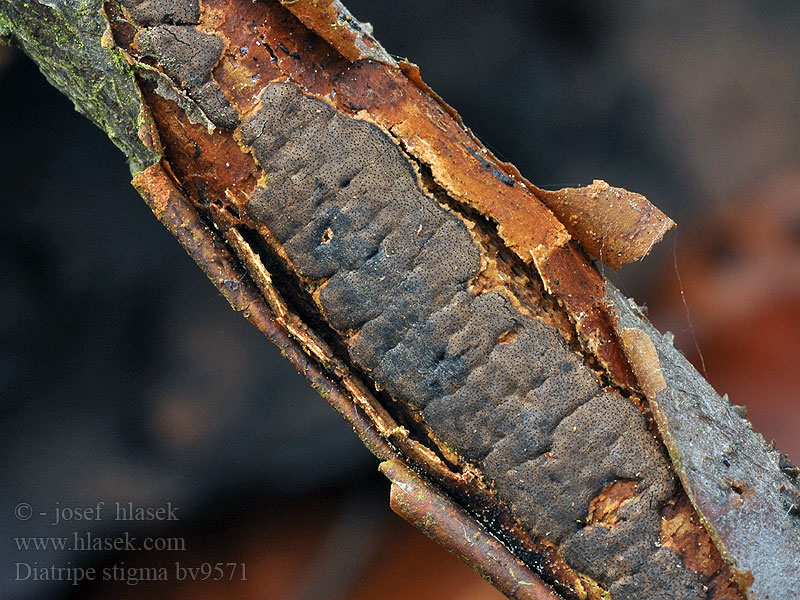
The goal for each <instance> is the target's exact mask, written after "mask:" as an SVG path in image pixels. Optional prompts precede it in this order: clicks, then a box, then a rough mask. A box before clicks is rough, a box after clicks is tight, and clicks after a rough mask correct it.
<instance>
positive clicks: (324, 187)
mask: <svg viewBox="0 0 800 600" xmlns="http://www.w3.org/2000/svg"><path fill="white" fill-rule="evenodd" d="M241 134H242V139H243V141H244V142H245V143H246V144H247V145H249V146H251V147H252V151H253V154H254V156H255V157H256V159H257V160H258V161H259V163H260V164H261V166H262V168H263V169H264V174H265V184H264V185H263V186H261V187H259V188H257V190H256V191H255V193H254V195H253V197H252V198H251V200H250V201H249V204H248V211H249V213H250V214H251V216H252V217H253V218H254V219H256V220H259V221H261V222H263V223H265V224H266V225H267V226H268V227H269V228H270V230H271V231H272V233H273V234H274V235H275V237H276V238H277V239H278V241H280V242H281V243H282V244H283V246H284V248H285V251H286V253H287V255H288V257H289V259H290V260H291V261H292V263H293V265H294V267H295V268H296V270H297V272H298V273H299V274H300V275H301V276H302V277H303V278H305V280H306V281H307V282H310V283H313V285H314V286H316V287H317V289H318V292H317V293H316V295H315V298H316V299H317V303H318V307H319V309H320V311H321V313H322V314H323V315H324V317H325V318H326V319H327V320H328V322H329V323H330V324H331V325H332V326H333V327H334V328H335V329H336V330H338V331H339V332H340V333H341V334H342V336H343V338H344V339H345V340H346V344H347V349H348V351H349V352H350V354H351V358H352V360H353V362H354V363H355V364H356V365H358V367H359V368H361V369H362V370H363V371H364V372H366V373H368V374H369V375H370V377H371V378H372V379H373V380H374V381H375V382H376V384H377V385H379V386H380V387H382V388H383V389H385V390H387V391H388V392H389V394H390V395H391V396H392V397H393V398H394V399H395V400H397V401H399V402H402V403H404V404H405V405H407V406H408V407H410V408H411V409H412V410H415V411H417V412H420V413H421V414H422V415H423V417H424V419H425V422H426V423H427V424H428V425H429V426H430V428H431V429H432V431H433V432H434V434H435V436H436V437H437V439H438V440H439V441H440V442H442V443H444V444H446V445H448V446H449V447H450V448H451V449H452V450H455V451H456V452H457V453H458V454H460V455H461V456H463V457H464V458H466V459H467V460H470V461H473V462H474V463H476V464H478V465H479V467H480V468H481V470H482V472H483V473H484V474H485V475H486V476H487V477H488V478H489V479H491V480H493V481H494V487H495V490H496V492H497V494H498V496H499V497H500V499H501V500H502V501H504V502H505V503H506V504H507V505H508V506H509V507H510V508H511V510H512V512H513V514H514V515H515V516H516V517H517V518H518V519H520V521H521V522H522V523H523V524H524V525H525V526H526V527H527V528H528V529H530V530H531V532H532V533H534V534H535V535H536V536H538V537H540V538H543V539H546V540H548V541H550V542H552V543H554V544H556V545H557V546H558V547H559V550H560V552H561V553H562V556H563V557H564V559H565V560H566V562H567V563H568V564H569V565H571V566H572V567H574V568H575V569H576V570H578V571H580V572H582V573H585V574H587V575H589V576H591V577H593V578H595V579H596V580H597V581H600V582H601V583H602V584H604V585H605V586H608V588H609V591H610V592H611V594H612V596H614V597H615V598H631V599H639V598H641V599H645V598H648V599H649V598H653V597H664V598H666V597H669V598H674V599H676V600H684V599H685V600H690V599H691V600H694V599H695V598H701V597H704V594H705V592H704V590H703V586H702V584H701V583H700V581H699V578H698V576H697V575H696V574H695V573H694V572H693V571H691V570H688V569H685V568H683V567H682V566H680V562H681V559H680V557H679V556H678V555H677V554H676V553H675V552H674V551H672V550H670V549H667V548H659V547H658V546H657V543H658V540H659V527H660V516H661V512H660V511H661V507H662V506H663V504H664V503H665V502H667V501H668V500H670V499H671V498H672V497H673V496H674V494H675V491H676V488H675V483H674V480H673V477H672V475H671V472H670V469H669V466H668V463H667V460H666V458H665V456H664V455H663V453H662V450H661V448H660V445H659V443H658V442H657V441H656V440H655V439H654V438H653V436H652V434H651V433H650V432H649V431H648V428H647V423H646V421H645V418H644V417H643V415H642V414H641V413H640V412H639V411H638V409H637V408H636V407H635V406H634V405H633V403H631V402H630V401H629V400H626V399H625V398H622V397H621V396H620V395H618V394H617V393H616V392H610V391H606V390H604V389H603V388H602V386H601V385H600V383H599V381H598V380H597V378H596V376H595V374H594V373H593V372H592V371H591V370H590V369H589V368H588V367H587V366H586V365H585V364H584V363H583V361H582V359H581V357H579V356H578V355H577V354H576V353H574V352H573V351H572V350H570V349H569V348H568V347H567V346H566V344H565V342H564V341H563V339H562V337H561V336H560V334H559V333H558V332H557V331H556V330H555V329H554V328H553V327H552V326H551V325H548V324H546V323H544V322H543V321H540V320H538V319H536V318H535V317H531V316H527V315H525V314H523V313H522V312H520V310H519V309H518V308H516V307H515V306H514V304H513V303H512V302H511V301H510V299H509V298H508V297H507V296H506V295H505V293H503V292H500V291H497V290H494V291H485V292H483V293H480V294H479V295H475V294H474V293H473V291H471V290H470V289H469V287H468V284H469V282H470V280H471V279H472V278H473V277H474V276H475V275H476V273H477V272H478V270H479V269H480V268H481V250H480V248H479V247H478V246H477V245H476V243H475V242H474V241H473V238H472V237H471V235H470V232H469V230H468V228H467V226H466V225H465V224H464V222H463V221H462V220H461V219H460V218H459V217H457V216H456V215H454V214H452V213H451V212H449V211H448V210H446V209H444V208H442V207H441V206H439V205H438V204H437V202H436V201H435V200H434V199H433V198H431V197H430V196H428V195H427V194H425V193H424V192H423V191H422V189H421V188H420V186H419V183H418V179H417V175H416V173H415V171H414V169H413V167H412V165H411V163H410V161H409V160H408V159H407V157H406V156H405V155H404V154H403V153H402V152H401V150H400V149H399V148H398V147H397V145H396V144H395V143H394V142H393V141H392V140H391V139H390V138H389V137H388V136H387V135H386V134H385V133H383V132H382V131H381V130H380V129H378V128H377V127H376V126H374V125H372V124H370V123H367V122H365V121H361V120H358V119H355V118H351V117H347V116H344V115H342V114H340V113H337V112H336V111H334V110H333V109H332V108H331V107H330V106H328V105H327V104H326V103H324V102H323V101H321V100H318V99H315V98H311V97H308V96H306V95H304V94H303V93H301V92H300V91H299V89H298V88H297V87H296V86H294V85H292V84H284V83H273V84H270V85H268V86H267V87H266V88H265V90H264V92H263V94H262V97H261V104H260V108H259V109H258V110H257V111H256V112H255V113H254V114H253V115H252V116H250V117H249V118H248V119H246V120H245V121H244V123H243V124H242V127H241ZM617 480H630V481H634V482H636V487H637V490H638V494H637V495H636V496H634V498H632V499H631V500H629V501H627V502H626V503H624V504H623V505H622V507H621V508H620V509H619V511H618V514H617V517H618V521H617V522H615V523H614V524H613V525H607V524H591V523H590V524H587V519H588V515H589V507H590V503H591V501H592V499H593V498H594V497H596V496H597V495H598V494H599V493H600V492H601V490H602V489H603V488H604V487H605V486H606V485H608V484H609V483H611V482H613V481H617ZM654 590H661V591H660V592H659V594H661V596H658V595H655V596H654V595H653V594H654V593H655V592H654Z"/></svg>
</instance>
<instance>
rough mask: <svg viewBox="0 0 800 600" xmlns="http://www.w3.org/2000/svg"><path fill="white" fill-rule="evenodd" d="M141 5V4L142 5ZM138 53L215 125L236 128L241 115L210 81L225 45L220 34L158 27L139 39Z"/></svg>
mask: <svg viewBox="0 0 800 600" xmlns="http://www.w3.org/2000/svg"><path fill="white" fill-rule="evenodd" d="M139 6H141V5H139ZM136 43H137V45H138V47H139V50H140V51H141V52H143V53H144V55H145V56H151V57H153V58H155V59H156V61H157V62H158V64H159V65H161V67H162V68H163V69H164V72H165V73H166V74H167V75H168V76H169V77H170V78H171V79H172V80H173V81H174V82H175V83H176V84H177V85H178V86H179V87H181V88H183V89H184V90H186V93H187V94H188V96H189V97H190V98H191V99H192V100H194V101H195V102H196V103H197V105H198V106H199V107H200V108H201V109H202V110H203V112H204V113H205V115H206V116H207V117H208V118H209V120H210V121H211V122H212V123H214V125H216V126H218V127H221V128H223V129H234V128H235V127H236V126H237V125H238V123H239V116H238V115H237V113H236V111H235V110H234V108H233V106H231V104H230V102H228V100H227V98H225V94H224V93H223V92H222V89H220V87H219V86H218V85H217V84H216V83H215V82H214V80H213V79H211V70H212V69H213V68H214V67H215V66H216V64H217V62H219V59H220V56H221V55H222V51H223V49H224V47H225V43H224V42H223V40H222V38H221V37H219V36H217V35H212V34H208V33H203V32H201V31H197V30H196V29H194V28H193V27H188V26H183V25H157V26H155V27H148V28H146V29H144V30H142V31H141V32H140V33H139V34H138V35H137V36H136Z"/></svg>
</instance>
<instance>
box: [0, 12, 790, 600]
mask: <svg viewBox="0 0 800 600" xmlns="http://www.w3.org/2000/svg"><path fill="white" fill-rule="evenodd" d="M0 35H5V36H10V37H11V39H12V40H13V41H14V42H15V43H17V44H18V45H19V46H20V47H22V48H23V50H25V51H26V52H27V53H28V54H29V55H30V56H32V57H33V59H34V60H36V61H37V63H38V64H39V65H40V68H41V69H42V71H43V72H44V73H45V75H46V76H47V77H48V79H49V80H50V81H52V82H53V83H54V84H55V85H56V86H57V87H58V88H59V89H60V90H62V91H63V92H64V93H65V94H67V95H68V96H69V97H70V98H72V100H73V101H74V102H75V104H76V107H77V108H78V109H79V110H80V111H81V112H83V113H84V114H86V115H87V116H88V117H90V118H91V119H92V120H93V121H94V122H95V123H97V124H98V125H99V126H100V127H102V128H103V130H104V131H106V133H107V134H108V135H109V137H110V138H111V139H112V140H113V141H114V142H115V143H116V144H117V146H118V147H120V148H121V149H122V150H123V151H124V152H125V154H126V156H127V157H128V159H129V161H130V164H131V170H132V172H133V173H134V175H135V177H134V185H135V186H136V187H137V189H138V190H139V191H140V192H141V193H142V195H143V196H144V197H145V199H146V200H147V202H148V204H149V205H150V207H151V208H152V209H153V212H154V214H155V215H156V216H157V217H158V218H159V220H161V222H162V223H164V224H165V226H166V227H167V229H168V230H169V231H170V232H171V233H172V234H173V235H174V236H175V237H176V238H177V239H178V241H179V242H180V243H181V244H182V245H183V247H184V248H186V250H187V252H189V254H190V255H192V257H193V258H194V259H195V261H196V262H197V263H198V264H199V265H200V266H201V268H202V269H203V270H204V271H205V272H206V274H207V275H208V276H209V278H210V279H211V281H212V282H213V283H214V284H215V285H216V286H217V288H218V289H219V290H220V291H221V293H222V294H223V295H224V296H225V297H226V298H227V299H228V301H229V302H230V304H231V306H232V307H233V308H234V309H235V310H237V311H240V312H242V314H243V315H244V316H245V317H246V318H248V319H249V320H250V321H251V322H252V323H253V324H254V325H255V326H256V327H257V328H258V329H259V330H260V331H262V332H263V333H264V334H265V335H267V337H268V338H269V339H270V340H272V341H273V342H274V343H276V344H277V345H278V346H279V347H280V348H281V349H282V351H283V352H284V354H285V355H286V356H287V358H288V359H289V360H290V362H291V363H292V364H293V365H294V366H295V367H296V368H297V369H298V370H299V371H300V372H301V373H302V374H303V375H304V376H305V377H306V378H307V379H308V380H309V381H310V382H311V384H312V385H313V386H314V387H315V388H316V389H317V390H318V391H319V392H320V393H321V395H322V396H323V397H325V398H326V399H327V400H328V401H329V402H330V403H331V404H332V405H333V406H334V407H335V408H336V409H337V410H338V411H339V412H340V413H341V414H342V415H343V416H344V417H345V419H347V420H348V422H349V423H350V424H351V425H352V426H353V428H354V429H355V430H356V433H357V434H358V435H359V436H360V438H361V439H362V441H364V443H365V444H366V445H367V447H369V448H370V450H371V451H372V452H373V453H374V454H376V456H378V457H379V458H381V459H382V460H383V461H388V462H384V466H383V470H384V472H386V473H387V475H388V476H389V477H390V478H391V479H392V480H393V482H394V485H393V490H394V491H393V507H395V508H396V509H397V510H399V511H400V512H401V514H403V515H404V516H405V517H406V518H409V519H410V520H411V521H412V522H415V523H416V524H417V525H418V526H419V525H422V526H423V529H425V530H426V531H427V532H428V533H432V532H436V533H435V534H434V536H435V537H436V539H438V540H439V541H440V542H441V543H443V544H444V545H445V546H446V547H448V548H449V549H451V550H453V551H455V552H456V553H457V554H459V555H460V556H462V558H465V559H466V560H467V562H469V563H470V564H472V565H473V566H474V567H475V568H477V569H478V570H479V571H480V572H481V573H483V574H484V575H485V576H487V578H489V579H490V580H491V581H492V582H493V583H494V584H495V585H497V586H498V588H499V589H501V590H503V591H504V592H505V593H507V594H508V595H509V596H510V597H520V598H521V597H541V598H545V597H553V594H554V592H553V591H551V590H548V589H547V587H546V585H545V584H544V583H542V582H541V581H540V580H539V579H538V576H537V575H534V571H535V572H537V573H539V574H541V577H542V578H543V579H544V580H545V581H546V582H547V584H549V585H551V586H553V588H555V590H557V591H558V593H559V594H561V595H562V596H563V597H566V598H602V597H607V595H608V593H610V594H611V595H612V596H614V597H617V598H631V599H638V598H642V599H644V598H651V597H656V596H658V597H665V598H666V597H669V598H676V599H686V600H689V599H694V598H709V599H722V598H727V599H728V600H733V599H736V598H742V597H747V598H753V599H760V600H761V599H763V600H766V599H767V598H776V597H792V596H793V595H798V594H800V568H798V566H799V565H800V562H799V561H800V558H798V553H797V548H798V547H800V524H798V509H797V504H798V503H797V501H796V499H797V496H798V495H800V492H798V490H797V481H796V469H794V470H793V468H792V466H791V465H790V464H787V463H781V458H780V456H779V454H778V453H777V452H776V451H774V449H771V448H769V447H768V446H767V445H766V444H765V443H764V441H763V439H761V438H760V436H758V435H757V434H755V433H754V432H753V431H752V429H751V428H750V426H749V424H748V423H747V422H746V420H744V419H743V418H742V417H741V416H740V415H739V414H738V413H737V412H736V410H735V408H733V407H731V406H730V405H729V404H728V403H727V402H726V401H724V400H723V399H721V398H719V396H718V395H716V393H714V392H713V390H711V388H710V387H709V386H708V385H707V384H706V383H705V382H704V381H703V380H702V378H701V377H700V376H699V375H698V374H697V373H696V372H695V371H694V370H693V369H692V368H691V367H690V366H689V365H688V363H687V362H686V361H685V359H683V357H681V356H680V355H679V354H678V353H677V352H676V351H675V350H674V348H672V346H671V345H670V343H669V342H668V341H665V340H664V339H662V337H661V336H660V334H658V333H657V332H656V331H655V330H654V329H652V327H651V326H650V325H649V324H648V323H646V321H645V320H643V317H641V315H640V314H638V312H637V309H635V307H631V305H630V304H629V303H628V302H627V301H626V300H625V299H624V298H622V297H621V296H620V295H619V293H618V292H617V291H616V290H615V289H613V287H612V286H610V284H608V283H607V282H606V281H604V279H603V277H602V276H601V275H600V274H599V273H598V272H597V270H596V269H595V267H594V266H593V264H592V262H591V260H590V258H589V257H588V256H587V255H586V253H585V252H584V249H585V250H587V251H591V252H594V253H595V254H597V255H598V257H599V258H601V259H604V260H606V261H607V262H608V264H611V265H613V266H618V265H619V264H622V262H625V261H627V260H631V259H638V258H640V257H641V256H643V255H644V254H646V253H647V251H648V250H649V248H650V247H651V246H652V244H653V243H655V242H656V241H657V239H658V238H660V236H661V235H662V234H663V232H664V231H665V230H666V229H667V228H668V227H669V225H670V223H671V222H669V220H668V219H667V218H666V217H665V216H663V215H661V213H660V212H658V211H657V210H656V209H654V208H653V207H652V206H651V205H650V204H649V203H647V202H646V200H644V199H643V198H642V197H641V196H638V195H632V194H629V193H628V192H625V191H624V190H617V189H616V188H609V187H608V186H607V185H605V184H602V182H599V183H597V184H595V186H594V187H592V188H582V189H579V190H562V191H560V192H558V193H555V194H551V193H546V192H543V191H542V190H540V189H539V188H536V187H535V186H533V185H532V184H531V183H530V182H528V181H527V180H525V179H524V178H523V177H522V176H521V175H520V174H519V172H518V171H517V170H516V169H515V168H514V167H513V166H511V165H508V164H506V163H503V162H501V161H499V160H498V159H496V158H495V157H494V156H493V155H492V154H491V153H490V152H489V151H488V150H487V149H486V148H484V147H483V145H482V144H481V143H480V142H479V141H478V140H477V139H476V138H475V137H474V136H473V135H472V134H471V132H470V131H469V130H468V129H466V128H465V127H464V125H463V124H462V122H461V120H460V118H459V117H458V115H457V114H456V113H455V111H454V110H453V109H452V108H450V107H449V106H447V105H446V104H445V103H444V102H443V101H442V100H441V99H440V98H439V97H438V96H436V94H435V93H433V92H432V91H431V90H430V89H429V88H428V87H427V86H426V85H425V84H424V83H423V82H422V80H421V78H420V76H419V71H418V69H417V68H416V67H415V66H414V65H412V64H410V63H408V62H405V61H400V62H399V63H398V62H397V61H395V60H394V59H393V58H392V57H391V56H390V55H389V54H388V53H386V52H385V50H383V48H381V46H380V45H379V44H378V43H377V41H375V39H374V38H373V37H372V35H371V32H370V30H369V28H368V27H367V26H366V25H364V24H361V23H359V22H358V21H356V20H355V19H354V18H353V17H352V15H350V14H349V13H348V12H347V11H346V10H345V9H344V7H343V6H342V5H341V4H340V3H339V2H336V1H334V2H331V1H325V0H299V1H291V2H290V1H288V0H287V1H285V2H282V3H279V2H277V1H268V2H259V3H253V2H250V1H249V0H237V1H234V2H229V1H223V0H201V1H200V2H198V1H197V0H180V1H178V0H171V1H169V2H167V1H166V0H144V1H143V0H123V1H122V2H121V3H120V2H105V3H103V2H100V1H99V0H85V1H84V2H81V3H79V4H77V3H71V2H66V1H63V0H49V1H47V2H45V1H43V0H42V1H40V2H38V3H36V2H34V3H30V2H23V1H22V0H11V1H10V2H6V3H4V4H3V5H0ZM598 186H600V187H598ZM601 188H602V189H601ZM598 189H601V191H602V192H603V193H599V192H597V190H598ZM619 198H623V199H625V198H627V199H629V200H630V199H635V202H633V203H629V204H628V206H629V207H630V208H631V209H632V212H624V211H623V208H624V207H615V205H614V201H615V199H619ZM594 202H599V203H600V204H598V205H596V206H595V205H594V204H592V203H594ZM625 210H627V209H625ZM620 211H623V212H620ZM617 213H619V215H618V216H619V219H615V218H614V217H615V215H617ZM603 223H606V224H608V223H611V224H612V225H613V228H612V229H608V230H602V231H599V227H601V226H603ZM620 223H625V224H626V227H624V228H622V229H621V230H620V229H617V227H618V226H619V224H620ZM573 236H575V237H574V238H573ZM579 242H581V243H582V244H583V247H581V244H580V243H579ZM608 248H612V249H613V252H612V254H611V255H610V256H602V255H603V252H604V249H608ZM662 440H663V443H662ZM408 467H413V469H414V470H415V471H417V472H418V473H421V474H422V476H417V475H413V474H412V472H411V471H409V470H408ZM423 477H424V478H423ZM413 491H416V494H417V495H416V496H415V495H414V493H413ZM409 492H412V493H411V495H409ZM419 494H422V502H421V503H417V502H416V501H415V500H414V498H419V497H420V496H419ZM445 494H446V495H448V496H449V497H450V498H451V499H452V501H455V502H456V503H457V504H454V503H453V502H452V501H451V500H449V499H448V498H446V497H445ZM466 515H471V519H474V520H475V521H476V522H474V523H470V522H469V521H468V519H467V517H466ZM430 519H433V522H431V521H430ZM462 526H463V527H467V528H468V530H470V531H472V532H473V536H468V537H470V539H472V540H474V541H473V542H471V544H467V545H464V543H463V541H464V540H463V538H461V537H459V536H458V535H453V534H454V532H455V533H457V529H458V528H459V527H462ZM490 534H491V535H490ZM492 535H494V536H495V537H496V539H495V538H493V537H492ZM474 536H477V537H474ZM498 540H501V541H502V542H503V544H505V546H506V549H508V550H510V551H511V552H506V551H505V550H504V549H503V548H502V546H501V545H500V543H499V542H498ZM767 557H768V558H767ZM520 561H522V563H524V564H525V565H527V567H525V566H523V564H522V563H521V562H520ZM523 581H524V582H525V585H521V584H520V583H521V582H523ZM526 594H527V595H526ZM531 594H533V595H531Z"/></svg>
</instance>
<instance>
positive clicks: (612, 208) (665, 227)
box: [533, 180, 675, 269]
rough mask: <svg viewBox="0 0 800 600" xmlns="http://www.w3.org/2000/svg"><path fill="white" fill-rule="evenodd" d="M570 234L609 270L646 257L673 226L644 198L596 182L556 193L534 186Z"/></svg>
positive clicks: (665, 216) (667, 218) (598, 181)
mask: <svg viewBox="0 0 800 600" xmlns="http://www.w3.org/2000/svg"><path fill="white" fill-rule="evenodd" d="M533 190H534V192H535V193H536V195H537V196H538V197H539V199H541V200H542V202H544V203H545V204H546V205H547V207H548V208H549V209H550V210H552V211H553V214H555V215H556V217H558V220H559V221H561V222H562V223H563V224H564V227H566V228H567V231H569V233H570V235H571V236H572V237H573V238H575V239H576V240H578V241H579V242H580V243H581V245H582V246H583V248H584V249H585V250H586V251H587V252H588V253H589V254H591V255H592V256H594V257H596V258H599V259H600V260H601V261H603V263H605V264H606V265H608V266H609V267H611V268H612V269H619V268H620V267H621V266H622V265H625V264H627V263H629V262H633V261H635V260H639V259H641V258H643V257H644V256H646V255H647V254H648V253H649V252H650V250H651V249H652V248H653V246H654V245H655V244H657V243H658V242H659V241H660V240H661V238H662V237H664V234H665V233H666V232H667V231H669V230H670V229H671V228H672V227H674V226H675V223H674V222H673V221H672V219H670V218H669V217H668V216H667V215H665V214H664V213H662V212H661V211H660V210H658V208H656V207H655V206H653V205H652V204H651V203H650V202H649V201H648V200H647V198H645V197H644V196H642V195H641V194H636V193H633V192H629V191H628V190H624V189H622V188H616V187H611V186H610V185H608V184H607V183H606V182H605V181H600V180H595V181H594V182H592V185H589V186H586V187H581V188H564V189H561V190H558V191H555V192H551V191H547V190H543V189H540V188H538V187H535V186H533Z"/></svg>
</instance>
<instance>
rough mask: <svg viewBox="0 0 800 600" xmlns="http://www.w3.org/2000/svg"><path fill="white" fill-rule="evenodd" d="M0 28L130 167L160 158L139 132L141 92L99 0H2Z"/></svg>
mask: <svg viewBox="0 0 800 600" xmlns="http://www.w3.org/2000/svg"><path fill="white" fill-rule="evenodd" d="M0 34H1V35H7V36H9V37H10V38H11V40H12V41H13V43H15V44H17V45H18V46H20V47H21V48H22V50H24V51H25V53H26V54H28V55H29V56H30V57H31V58H32V59H33V60H34V61H35V62H36V63H37V64H38V65H39V68H40V69H41V71H42V73H43V74H44V75H45V77H47V79H48V81H50V83H52V84H53V85H54V86H55V87H57V88H58V89H59V90H60V91H61V92H63V93H64V94H65V95H66V96H67V97H69V98H70V99H71V100H72V102H73V103H74V104H75V108H76V109H77V110H78V112H80V113H82V114H84V115H86V116H87V117H88V118H90V119H91V120H92V121H94V122H95V123H96V124H97V125H98V126H99V127H100V128H101V129H102V130H103V131H105V132H106V134H107V135H108V137H109V138H110V139H111V140H112V141H113V142H114V143H115V144H116V145H117V146H118V147H119V148H120V150H122V151H123V152H124V153H125V156H127V158H128V162H129V164H130V167H131V171H132V172H133V173H138V172H141V171H143V170H144V169H146V168H147V167H148V166H150V165H152V164H154V163H156V162H157V161H158V160H159V159H160V154H159V153H158V152H157V151H156V150H155V149H154V148H153V147H152V146H150V145H148V143H146V142H145V141H144V140H143V139H142V138H143V137H144V139H145V140H146V139H148V138H147V137H146V136H144V135H142V136H141V137H140V131H143V130H144V129H145V128H143V127H142V125H143V124H144V123H146V122H147V120H148V119H149V116H147V112H146V108H145V107H144V102H143V100H142V96H141V92H140V90H139V87H138V86H137V84H136V80H135V77H134V74H133V70H132V69H131V67H130V65H129V64H128V62H127V61H126V60H125V57H124V56H123V55H122V52H121V51H120V50H119V49H118V48H116V46H114V44H113V43H109V42H110V39H111V38H110V29H109V22H108V19H107V17H106V14H105V12H104V10H103V2H102V0H81V1H79V2H78V1H68V0H40V1H38V2H31V1H29V0H28V1H26V0H6V1H4V2H1V3H0Z"/></svg>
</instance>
